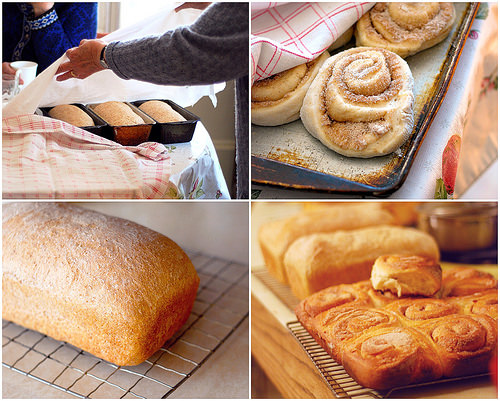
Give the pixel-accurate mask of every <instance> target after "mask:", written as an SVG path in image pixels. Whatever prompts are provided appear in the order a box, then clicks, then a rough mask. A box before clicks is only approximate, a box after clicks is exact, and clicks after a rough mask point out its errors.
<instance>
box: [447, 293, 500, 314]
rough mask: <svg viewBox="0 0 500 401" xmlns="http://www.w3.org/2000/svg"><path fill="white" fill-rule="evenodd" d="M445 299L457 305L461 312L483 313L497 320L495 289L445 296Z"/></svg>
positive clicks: (496, 294)
mask: <svg viewBox="0 0 500 401" xmlns="http://www.w3.org/2000/svg"><path fill="white" fill-rule="evenodd" d="M447 301H448V302H450V303H452V304H454V305H457V306H458V307H459V308H460V309H461V312H462V313H466V314H484V315H488V316H490V317H492V318H493V319H496V320H498V290H496V289H493V290H488V291H485V292H481V293H477V294H473V295H467V296H464V297H453V298H447Z"/></svg>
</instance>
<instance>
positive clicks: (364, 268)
mask: <svg viewBox="0 0 500 401" xmlns="http://www.w3.org/2000/svg"><path fill="white" fill-rule="evenodd" d="M388 253H395V254H401V255H418V256H425V257H428V258H430V259H432V260H435V261H438V260H439V249H438V246H437V244H436V241H435V240H434V239H433V238H432V237H431V236H430V235H429V234H427V233H425V232H423V231H419V230H417V229H414V228H409V227H393V226H377V227H366V228H360V229H357V230H351V231H337V232H335V233H326V234H312V235H308V236H304V237H301V238H299V239H298V240H296V241H295V242H294V243H293V244H291V245H290V247H289V248H288V250H287V251H286V254H285V258H284V265H285V268H286V272H287V277H288V281H289V284H290V287H291V288H292V291H293V293H294V294H295V295H296V296H297V297H298V298H299V299H303V298H305V297H307V296H309V295H311V294H313V293H315V292H316V291H319V290H321V289H323V288H326V287H329V286H331V285H335V284H340V283H346V284H348V283H354V282H356V281H360V280H367V279H369V278H370V274H371V269H372V266H373V263H374V262H375V259H377V258H378V257H379V256H381V255H385V254H388Z"/></svg>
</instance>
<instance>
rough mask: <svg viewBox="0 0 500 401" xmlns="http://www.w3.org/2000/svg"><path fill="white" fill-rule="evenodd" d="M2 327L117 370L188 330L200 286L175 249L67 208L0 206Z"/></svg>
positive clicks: (137, 229)
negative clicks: (22, 330) (47, 339)
mask: <svg viewBox="0 0 500 401" xmlns="http://www.w3.org/2000/svg"><path fill="white" fill-rule="evenodd" d="M2 239H3V248H2V250H3V253H2V274H3V280H2V291H3V293H2V305H3V308H2V312H3V315H2V316H3V318H4V319H6V320H10V321H12V322H14V323H16V324H19V325H22V326H25V327H27V328H29V329H32V330H37V331H39V332H41V333H44V334H46V335H48V336H51V337H53V338H55V339H56V340H60V341H67V342H68V343H70V344H73V345H74V346H76V347H79V348H81V349H83V350H85V351H88V352H90V353H92V354H94V355H95V356H97V357H99V358H103V359H105V360H107V361H109V362H111V363H114V364H117V365H137V364H139V363H141V362H143V361H144V360H146V359H147V358H149V357H150V356H151V355H152V354H153V353H155V352H156V351H157V350H158V349H159V348H160V347H161V346H162V345H163V344H164V343H165V341H166V340H167V339H168V338H170V337H171V336H172V335H173V334H174V333H175V332H176V331H177V330H179V329H180V328H181V326H182V325H183V324H184V323H185V322H186V320H187V318H188V316H189V314H190V312H191V309H192V306H193V303H194V300H195V297H196V292H197V289H198V284H199V278H198V276H197V274H196V271H195V269H194V267H193V265H192V264H191V262H190V260H189V258H188V257H187V255H186V254H185V253H184V252H183V251H182V249H181V248H180V247H179V246H178V245H177V244H175V243H174V242H173V241H172V240H170V239H169V238H167V237H165V236H164V235H161V234H159V233H157V232H154V231H152V230H150V229H148V228H145V227H143V226H140V225H138V224H136V223H133V222H130V221H127V220H124V219H120V218H116V217H110V216H106V215H103V214H100V213H97V212H93V211H89V210H86V209H81V208H78V207H75V206H72V205H70V204H66V203H65V204H56V203H34V204H30V203H19V204H16V203H11V204H6V205H4V206H3V232H2Z"/></svg>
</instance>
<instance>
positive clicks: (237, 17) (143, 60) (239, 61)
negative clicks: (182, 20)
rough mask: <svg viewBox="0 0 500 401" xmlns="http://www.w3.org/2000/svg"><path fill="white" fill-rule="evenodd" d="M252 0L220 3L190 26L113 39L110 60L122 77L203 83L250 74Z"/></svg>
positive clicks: (110, 63)
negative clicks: (154, 33)
mask: <svg viewBox="0 0 500 401" xmlns="http://www.w3.org/2000/svg"><path fill="white" fill-rule="evenodd" d="M248 44H249V35H248V3H246V2H245V3H215V4H212V5H211V6H210V7H208V8H207V9H206V10H205V11H204V12H203V13H202V14H201V15H200V16H199V18H198V19H197V20H196V21H195V22H194V23H193V24H191V25H189V26H181V27H179V28H176V29H174V30H172V31H168V32H166V33H164V34H163V35H161V36H150V37H145V38H141V39H136V40H131V41H126V42H111V43H110V44H109V45H108V47H107V48H106V61H107V63H108V65H109V67H110V68H111V69H112V70H113V72H115V73H116V74H117V75H118V76H119V77H120V78H123V79H137V80H140V81H147V82H152V83H156V84H160V85H203V84H212V83H216V82H223V81H228V80H231V79H236V78H239V77H241V76H244V75H246V74H248V48H249V47H248Z"/></svg>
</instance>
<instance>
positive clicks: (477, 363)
mask: <svg viewBox="0 0 500 401" xmlns="http://www.w3.org/2000/svg"><path fill="white" fill-rule="evenodd" d="M418 330H419V331H421V332H422V333H424V334H426V335H427V336H428V337H429V338H430V339H432V341H433V343H434V346H435V347H436V351H437V353H438V355H439V360H440V361H441V364H442V366H443V374H444V376H447V377H456V376H465V375H471V374H475V373H481V372H487V371H488V362H489V361H490V359H491V357H492V355H493V354H494V352H495V350H496V347H497V326H496V321H495V320H494V319H492V318H491V317H489V316H487V315H448V316H445V317H442V318H440V319H434V320H428V321H426V322H423V323H422V324H421V325H420V326H418Z"/></svg>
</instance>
